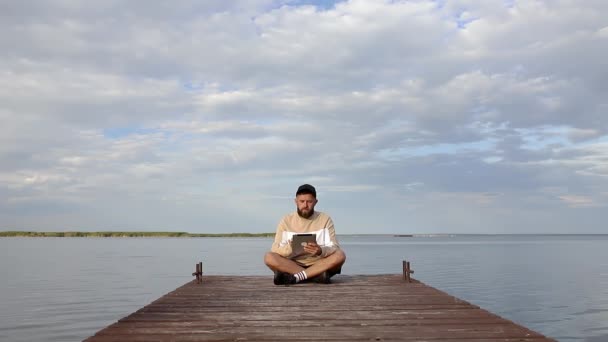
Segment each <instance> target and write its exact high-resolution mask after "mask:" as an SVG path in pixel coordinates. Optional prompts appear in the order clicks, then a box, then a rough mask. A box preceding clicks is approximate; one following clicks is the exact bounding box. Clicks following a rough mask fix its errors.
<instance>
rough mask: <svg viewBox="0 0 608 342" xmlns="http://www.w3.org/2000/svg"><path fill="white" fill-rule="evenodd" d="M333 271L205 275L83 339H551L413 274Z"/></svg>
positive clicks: (95, 341)
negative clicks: (298, 277)
mask: <svg viewBox="0 0 608 342" xmlns="http://www.w3.org/2000/svg"><path fill="white" fill-rule="evenodd" d="M334 279H335V280H334V282H333V283H332V284H314V283H306V284H297V285H294V286H288V287H286V286H275V285H273V284H272V277H270V276H265V277H259V276H258V277H254V276H234V277H233V276H205V277H204V278H203V280H202V284H198V285H197V284H196V281H192V282H190V283H187V284H185V285H184V286H182V287H180V288H178V289H176V290H174V291H172V292H170V293H168V294H167V295H165V296H163V297H161V298H159V299H158V300H155V301H154V302H152V303H150V304H149V305H147V306H145V307H144V308H142V309H140V310H138V311H136V312H135V313H133V314H131V315H129V316H127V317H125V318H123V319H121V320H119V321H118V322H117V323H115V324H112V325H111V326H109V327H107V328H105V329H102V330H101V331H99V332H97V333H96V334H95V335H94V336H92V337H90V338H88V339H87V340H85V341H88V342H103V341H262V340H264V341H286V340H295V341H311V340H328V341H408V340H429V341H431V340H451V341H535V342H536V341H539V342H540V341H553V340H551V339H549V338H547V337H545V336H543V335H541V334H539V333H536V332H534V331H531V330H529V329H527V328H525V327H523V326H520V325H517V324H515V323H513V322H511V321H508V320H506V319H504V318H501V317H499V316H497V315H494V314H492V313H489V312H487V311H485V310H483V309H481V308H479V307H477V306H475V305H471V304H470V303H468V302H466V301H463V300H461V299H459V298H456V297H453V296H450V295H448V294H446V293H444V292H442V291H439V290H437V289H434V288H432V287H429V286H427V285H425V284H422V283H420V282H418V281H416V280H415V279H411V281H412V282H411V283H408V282H405V281H404V280H403V277H402V276H400V275H366V276H362V275H359V276H343V275H340V276H337V277H335V278H334Z"/></svg>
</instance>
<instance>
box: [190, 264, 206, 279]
mask: <svg viewBox="0 0 608 342" xmlns="http://www.w3.org/2000/svg"><path fill="white" fill-rule="evenodd" d="M192 276H195V277H196V283H197V284H201V283H202V282H203V263H202V262H199V263H198V264H196V271H195V272H194V273H192Z"/></svg>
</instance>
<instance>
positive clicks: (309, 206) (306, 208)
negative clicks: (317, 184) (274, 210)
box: [296, 194, 317, 218]
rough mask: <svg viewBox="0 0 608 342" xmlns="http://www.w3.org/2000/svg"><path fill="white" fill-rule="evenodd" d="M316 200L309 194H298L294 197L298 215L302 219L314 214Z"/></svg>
mask: <svg viewBox="0 0 608 342" xmlns="http://www.w3.org/2000/svg"><path fill="white" fill-rule="evenodd" d="M316 204H317V199H316V198H315V196H313V195H311V194H300V195H298V196H296V206H297V207H298V215H300V216H301V217H303V218H309V217H311V216H312V214H314V213H315V205H316Z"/></svg>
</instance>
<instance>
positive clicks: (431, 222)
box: [0, 0, 608, 233]
mask: <svg viewBox="0 0 608 342" xmlns="http://www.w3.org/2000/svg"><path fill="white" fill-rule="evenodd" d="M0 13H1V14H0V16H1V18H2V20H1V21H0V22H1V23H2V24H0V25H1V27H0V28H2V31H0V32H2V33H0V43H1V44H2V45H3V46H10V47H11V48H10V49H3V50H2V51H1V52H0V76H2V77H0V121H1V122H2V125H0V198H1V200H0V228H6V229H41V230H50V229H57V230H61V229H71V228H74V227H77V228H79V229H111V228H112V229H138V230H143V229H150V230H153V229H156V230H158V229H162V230H175V229H177V230H189V231H193V232H196V231H210V232H219V231H252V232H253V231H272V230H274V228H275V225H276V222H277V221H278V218H279V217H280V216H281V215H282V214H284V213H285V212H287V211H290V210H293V208H292V206H293V205H292V202H291V201H290V200H289V198H291V197H292V196H293V192H294V189H295V188H296V187H297V186H298V185H299V184H302V183H306V182H309V183H313V184H315V185H316V186H317V188H318V190H319V194H320V195H321V196H320V199H321V202H320V206H322V207H320V208H319V209H321V210H325V211H327V212H328V213H330V214H331V215H332V216H333V217H334V221H336V224H337V226H338V227H339V230H340V231H341V232H345V233H361V232H370V229H372V227H373V229H377V230H374V231H377V232H407V231H416V232H422V233H424V232H429V233H432V232H463V233H467V232H483V233H488V232H500V233H505V232H507V233H508V232H512V233H517V232H581V231H585V232H601V228H600V226H601V223H600V222H601V220H600V218H601V217H602V216H601V215H602V214H601V210H600V209H601V208H603V206H605V204H606V197H605V195H602V194H605V193H607V192H608V183H607V179H606V175H608V166H607V165H608V164H607V160H608V159H607V157H606V153H605V152H604V151H606V146H605V145H606V139H608V138H607V136H608V125H607V121H606V118H605V112H606V109H607V108H608V103H607V102H606V100H605V94H606V92H607V91H608V84H607V82H606V77H605V76H606V75H605V73H604V72H603V70H606V62H605V58H604V56H605V55H606V53H607V52H608V51H606V44H604V42H605V40H606V34H605V32H606V24H605V20H604V19H603V18H604V16H605V15H604V14H606V13H608V4H606V3H604V2H600V1H593V2H586V3H585V4H584V5H580V4H578V3H572V2H568V1H558V2H549V1H541V0H536V1H526V2H519V1H513V2H504V1H499V0H496V1H494V0H492V1H484V2H483V3H480V2H478V1H468V0H456V1H449V2H434V1H380V0H378V1H367V0H366V1H363V0H350V1H337V2H314V1H313V2H300V1H270V0H269V1H265V0H260V1H242V2H241V1H236V2H230V3H227V2H222V1H206V2H204V3H200V2H194V1H184V2H180V3H179V4H171V5H170V6H169V5H167V4H164V3H161V2H145V3H144V2H139V1H134V2H129V3H123V2H119V1H106V2H103V3H93V4H87V5H86V6H83V5H82V4H79V3H76V2H65V1H64V2H45V3H42V4H36V5H35V6H34V5H32V3H29V2H20V3H6V4H3V5H0ZM547 189H550V190H547ZM404 212H405V213H407V215H406V216H404V215H403V213H404ZM437 212H441V213H442V215H439V217H438V215H437ZM583 215H584V217H585V220H584V221H583V222H585V225H584V227H577V228H574V224H575V223H576V222H577V219H579V218H580V217H583ZM539 222H540V223H542V225H539Z"/></svg>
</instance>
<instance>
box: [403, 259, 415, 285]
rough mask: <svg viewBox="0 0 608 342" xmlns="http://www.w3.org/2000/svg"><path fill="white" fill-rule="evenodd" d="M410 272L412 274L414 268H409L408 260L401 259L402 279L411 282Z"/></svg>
mask: <svg viewBox="0 0 608 342" xmlns="http://www.w3.org/2000/svg"><path fill="white" fill-rule="evenodd" d="M410 274H414V270H412V269H411V268H410V262H409V261H406V260H403V280H405V281H407V282H408V283H411V282H412V278H411V277H410Z"/></svg>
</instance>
